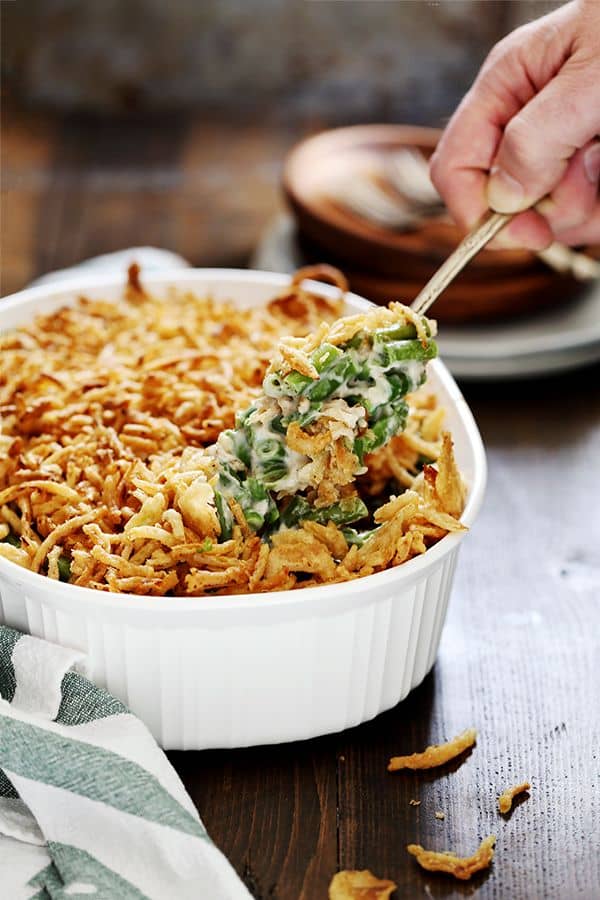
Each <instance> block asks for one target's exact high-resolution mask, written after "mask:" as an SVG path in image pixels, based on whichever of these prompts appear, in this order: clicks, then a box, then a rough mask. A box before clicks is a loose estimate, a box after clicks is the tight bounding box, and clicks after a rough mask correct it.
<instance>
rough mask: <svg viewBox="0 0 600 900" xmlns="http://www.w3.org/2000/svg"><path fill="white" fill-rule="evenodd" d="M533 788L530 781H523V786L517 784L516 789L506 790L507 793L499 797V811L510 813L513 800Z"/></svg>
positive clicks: (504, 792) (503, 792)
mask: <svg viewBox="0 0 600 900" xmlns="http://www.w3.org/2000/svg"><path fill="white" fill-rule="evenodd" d="M530 788H531V785H530V784H529V782H528V781H523V782H522V783H521V784H516V785H515V786H514V787H509V788H506V790H505V791H502V793H501V794H500V796H499V797H498V809H499V810H500V812H501V813H507V812H510V810H511V808H512V804H513V800H514V799H515V797H517V796H518V795H519V794H524V793H525V791H528V790H529V789H530Z"/></svg>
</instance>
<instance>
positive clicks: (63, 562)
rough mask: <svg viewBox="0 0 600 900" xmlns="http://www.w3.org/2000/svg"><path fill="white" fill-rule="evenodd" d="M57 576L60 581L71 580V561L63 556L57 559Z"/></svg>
mask: <svg viewBox="0 0 600 900" xmlns="http://www.w3.org/2000/svg"><path fill="white" fill-rule="evenodd" d="M58 576H59V578H60V580H61V581H70V580H71V560H70V559H69V557H68V556H65V555H64V554H63V555H62V556H59V557H58Z"/></svg>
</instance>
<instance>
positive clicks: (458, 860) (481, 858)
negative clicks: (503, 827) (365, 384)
mask: <svg viewBox="0 0 600 900" xmlns="http://www.w3.org/2000/svg"><path fill="white" fill-rule="evenodd" d="M495 843H496V838H495V837H494V835H493V834H491V835H490V836H489V837H487V838H485V839H484V840H483V841H482V842H481V844H480V845H479V847H478V849H477V850H476V851H475V853H474V854H473V855H472V856H465V857H462V856H456V855H455V854H454V853H449V852H448V851H443V852H439V851H436V850H425V849H424V848H423V847H421V845H420V844H409V845H408V847H407V848H406V849H407V850H408V852H409V853H410V854H411V856H414V857H415V859H416V860H417V862H418V863H419V865H420V866H421V867H422V868H423V869H427V871H428V872H445V873H446V874H447V875H453V876H454V877H455V878H458V879H460V880H461V881H468V880H469V878H471V877H472V876H473V875H475V874H476V873H477V872H481V871H482V870H483V869H487V868H489V866H490V865H491V863H492V860H493V858H494V845H495Z"/></svg>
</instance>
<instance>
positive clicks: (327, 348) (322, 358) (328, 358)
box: [310, 343, 343, 372]
mask: <svg viewBox="0 0 600 900" xmlns="http://www.w3.org/2000/svg"><path fill="white" fill-rule="evenodd" d="M342 355H343V350H340V348H339V347H334V345H333V344H327V343H325V344H321V346H320V347H317V349H316V350H313V352H312V353H311V357H310V358H311V362H312V364H313V366H314V367H315V369H316V370H317V372H322V371H323V370H324V369H326V368H327V366H329V365H331V363H332V362H334V361H335V360H336V359H339V358H340V356H342Z"/></svg>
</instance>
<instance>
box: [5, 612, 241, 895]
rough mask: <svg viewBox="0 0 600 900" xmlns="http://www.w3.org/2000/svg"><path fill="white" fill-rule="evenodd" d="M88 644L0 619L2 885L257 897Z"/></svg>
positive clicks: (49, 890) (69, 891)
mask: <svg viewBox="0 0 600 900" xmlns="http://www.w3.org/2000/svg"><path fill="white" fill-rule="evenodd" d="M82 659H83V656H82V654H81V653H79V652H77V651H74V650H69V649H66V648H64V647H59V646H57V645H56V644H51V643H49V642H48V641H43V640H40V639H39V638H34V637H30V636H29V635H23V634H21V633H20V632H18V631H15V630H14V629H12V628H7V627H6V626H0V698H1V699H0V897H2V898H3V900H4V898H6V900H21V898H23V900H25V898H27V900H59V898H60V900H73V898H82V897H86V898H88V897H90V896H91V897H93V898H94V900H143V898H151V900H154V898H156V900H180V898H181V900H188V898H190V900H191V898H194V900H204V898H206V900H249V898H250V894H249V893H248V891H247V890H246V888H245V887H244V885H243V884H242V882H241V881H240V880H239V878H238V877H237V875H236V874H235V872H234V870H233V869H232V867H231V866H230V864H229V863H228V861H227V860H226V859H225V857H224V856H223V855H222V854H221V852H220V851H219V850H218V849H217V848H216V847H215V845H214V844H213V843H212V842H211V840H210V838H209V837H208V835H207V833H206V831H205V829H204V826H203V824H202V822H201V821H200V818H199V817H198V813H197V812H196V809H195V807H194V805H193V803H192V801H191V799H190V797H189V796H188V794H187V793H186V791H185V789H184V787H183V785H182V783H181V781H180V780H179V778H178V776H177V774H176V773H175V771H174V769H173V768H172V767H171V765H170V764H169V762H168V760H167V758H166V756H165V755H164V753H163V752H162V750H160V748H159V747H158V745H157V744H156V742H155V740H154V738H153V737H152V736H151V734H150V732H149V731H148V729H147V728H146V727H145V725H143V724H142V722H140V721H139V719H136V718H135V716H132V715H131V713H129V711H128V710H127V708H126V707H125V706H123V704H122V703H120V702H119V701H118V700H115V698H114V697H112V696H111V695H110V694H108V693H107V692H106V691H104V690H102V689H101V688H98V687H96V685H94V684H92V683H91V682H90V681H88V679H87V678H85V677H84V676H83V675H81V674H79V673H78V672H77V671H73V667H77V665H78V664H80V663H81V661H82Z"/></svg>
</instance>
